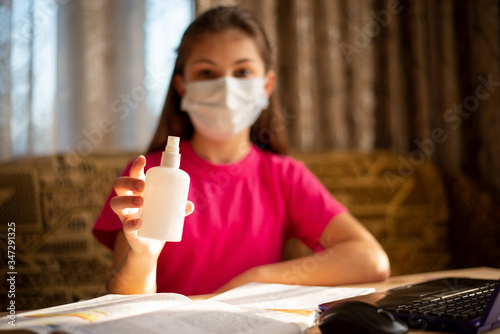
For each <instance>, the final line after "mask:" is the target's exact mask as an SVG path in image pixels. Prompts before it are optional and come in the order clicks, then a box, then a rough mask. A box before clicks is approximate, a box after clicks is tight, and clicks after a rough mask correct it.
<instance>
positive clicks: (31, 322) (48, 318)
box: [0, 293, 314, 334]
mask: <svg viewBox="0 0 500 334" xmlns="http://www.w3.org/2000/svg"><path fill="white" fill-rule="evenodd" d="M313 320H314V319H313V318H311V317H309V316H304V315H300V314H290V313H285V312H280V311H271V310H265V309H254V308H241V307H237V306H234V305H229V304H225V303H221V302H216V301H209V300H202V301H195V302H194V301H191V300H190V299H189V298H187V297H185V296H182V295H177V294H161V293H160V294H152V295H133V296H123V295H107V296H104V297H100V298H96V299H92V300H88V301H83V302H78V303H72V304H67V305H63V306H57V307H52V308H47V309H42V310H37V311H32V312H27V313H23V314H20V315H19V316H17V317H16V326H15V327H12V326H9V325H7V323H6V322H4V320H3V319H2V320H0V329H11V330H12V329H29V330H31V331H33V332H35V333H40V334H49V333H51V332H53V331H54V330H57V331H60V332H66V333H73V334H101V333H102V334H107V333H120V334H129V333H130V334H132V333H133V334H136V333H153V334H154V333H179V334H183V333H186V334H188V333H189V334H190V333H201V334H212V333H213V334H215V333H218V334H219V333H220V334H224V333H241V334H252V333H271V334H272V333H276V334H278V333H280V334H281V333H283V334H287V333H290V334H294V333H302V332H303V331H304V330H305V329H306V328H308V327H309V326H311V325H312V323H313Z"/></svg>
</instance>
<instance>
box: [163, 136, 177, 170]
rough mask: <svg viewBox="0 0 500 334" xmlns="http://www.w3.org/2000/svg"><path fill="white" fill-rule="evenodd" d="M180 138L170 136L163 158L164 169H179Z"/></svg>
mask: <svg viewBox="0 0 500 334" xmlns="http://www.w3.org/2000/svg"><path fill="white" fill-rule="evenodd" d="M179 142H180V138H179V137H174V136H168V139H167V146H166V147H165V151H164V152H163V154H162V156H161V165H162V167H171V168H179V166H180V164H181V155H180V154H179Z"/></svg>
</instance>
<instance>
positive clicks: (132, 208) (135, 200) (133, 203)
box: [109, 196, 144, 221]
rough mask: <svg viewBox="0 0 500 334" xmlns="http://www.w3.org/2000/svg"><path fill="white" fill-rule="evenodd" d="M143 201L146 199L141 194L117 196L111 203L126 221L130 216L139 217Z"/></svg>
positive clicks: (113, 208)
mask: <svg viewBox="0 0 500 334" xmlns="http://www.w3.org/2000/svg"><path fill="white" fill-rule="evenodd" d="M143 203H144V200H143V198H142V197H141V196H116V197H113V198H112V199H111V201H110V203H109V205H110V207H111V209H112V210H113V211H114V212H115V213H116V214H117V215H118V216H119V217H120V219H121V220H122V221H124V220H125V219H129V218H138V217H139V210H140V208H141V207H142V205H143Z"/></svg>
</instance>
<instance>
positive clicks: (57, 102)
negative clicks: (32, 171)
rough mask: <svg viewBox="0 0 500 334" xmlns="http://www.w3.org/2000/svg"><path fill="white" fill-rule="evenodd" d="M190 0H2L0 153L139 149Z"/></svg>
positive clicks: (74, 159) (77, 155) (70, 154)
mask: <svg viewBox="0 0 500 334" xmlns="http://www.w3.org/2000/svg"><path fill="white" fill-rule="evenodd" d="M192 17H193V6H192V0H170V1H165V0H85V1H67V0H57V1H56V0H23V1H12V0H0V66H1V67H0V140H1V142H0V159H1V160H8V159H11V158H15V157H16V156H29V155H48V154H54V153H63V154H64V157H65V159H66V160H68V161H66V162H67V163H70V165H75V164H77V163H79V161H81V158H82V157H83V156H87V155H90V154H92V153H104V152H109V151H117V150H121V151H140V150H145V149H146V147H147V146H148V144H149V141H150V138H151V136H152V134H153V132H154V130H155V129H156V125H157V124H156V123H157V119H158V117H159V115H160V113H161V108H162V104H163V100H164V97H165V94H166V90H167V85H168V81H169V80H170V76H171V71H172V68H173V62H174V59H175V48H176V47H177V44H178V42H179V40H180V36H181V35H182V33H183V31H184V29H185V28H186V26H187V24H189V22H190V21H191V19H192Z"/></svg>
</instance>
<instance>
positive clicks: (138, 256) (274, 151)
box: [94, 7, 389, 295]
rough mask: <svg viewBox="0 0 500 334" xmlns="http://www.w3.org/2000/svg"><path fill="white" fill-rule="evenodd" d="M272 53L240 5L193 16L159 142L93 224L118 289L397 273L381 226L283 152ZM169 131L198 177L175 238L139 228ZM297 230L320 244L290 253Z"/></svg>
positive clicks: (361, 278)
mask: <svg viewBox="0 0 500 334" xmlns="http://www.w3.org/2000/svg"><path fill="white" fill-rule="evenodd" d="M271 59H272V55H271V51H270V46H269V43H268V41H267V39H266V37H265V35H264V32H263V30H262V29H261V27H260V26H259V25H258V24H257V22H256V21H255V20H254V19H253V18H252V17H251V16H250V15H249V14H248V13H246V12H244V11H242V10H241V9H238V8H233V7H217V8H214V9H211V10H209V11H207V12H205V13H204V14H202V15H200V16H199V17H198V18H197V19H196V20H195V21H194V22H192V23H191V25H190V26H189V27H188V28H187V30H186V32H185V33H184V36H183V38H182V40H181V43H180V46H179V49H178V56H177V60H176V63H175V68H174V73H173V76H172V80H171V84H170V87H169V90H168V94H167V98H166V101H165V106H164V109H163V113H162V116H161V119H160V123H159V126H158V129H157V131H156V133H155V135H154V138H153V140H152V143H151V146H150V148H149V150H148V152H147V154H146V156H145V157H144V156H139V157H138V158H137V159H136V160H135V161H134V162H133V163H131V164H130V165H129V166H128V167H127V168H126V169H125V171H124V173H123V176H121V177H119V178H117V179H116V181H115V182H114V185H113V187H114V192H113V193H112V194H111V195H110V197H109V199H108V203H107V204H106V205H105V207H104V209H103V211H102V213H101V215H100V217H99V218H98V220H97V222H96V225H95V227H94V234H95V236H96V237H97V238H98V240H99V241H101V242H102V243H104V244H105V245H106V246H108V247H110V248H111V249H112V250H113V251H114V262H113V265H114V269H113V275H112V276H111V278H110V280H109V282H108V288H109V290H110V291H111V292H113V293H122V294H134V293H152V292H156V291H158V292H177V293H182V294H186V295H194V294H205V293H212V292H221V291H225V290H227V289H230V288H233V287H236V286H238V285H241V284H244V283H247V282H252V281H256V282H267V283H290V284H303V285H338V284H346V283H356V282H366V281H374V280H383V279H385V278H386V277H388V275H389V262H388V259H387V256H386V254H385V252H384V251H383V249H382V248H381V246H380V245H379V244H378V242H377V241H376V240H375V239H374V238H373V236H372V235H371V234H370V233H369V232H368V231H367V230H366V229H365V228H364V227H363V226H362V225H361V224H360V223H359V222H358V221H357V220H356V219H355V218H354V217H353V216H352V215H351V214H349V212H348V211H347V210H346V209H345V208H344V207H343V206H342V205H341V204H339V203H338V202H337V201H336V200H335V199H334V198H332V196H331V195H330V193H329V192H328V191H327V190H326V189H325V188H324V187H323V186H322V185H321V184H320V182H319V181H318V180H317V179H316V178H315V177H314V176H313V175H312V173H311V172H309V171H308V170H307V169H306V168H305V167H304V165H303V164H302V163H299V162H297V161H294V160H293V159H292V158H290V157H287V156H285V155H284V154H285V153H286V152H287V148H288V146H287V140H286V133H285V127H284V122H283V117H282V116H281V114H280V109H279V108H278V106H277V103H276V100H275V97H274V95H273V91H274V86H275V79H276V75H275V73H274V72H273V70H272V69H271ZM168 135H174V136H178V137H180V138H181V145H180V153H181V155H182V159H181V166H180V168H181V169H183V170H184V171H186V172H187V173H188V174H189V175H190V177H191V185H190V189H189V196H188V198H189V199H190V200H191V201H192V202H191V201H188V203H187V206H186V219H185V223H184V232H183V237H182V241H181V242H178V243H170V242H169V243H165V242H160V241H157V240H150V239H145V238H140V237H138V235H137V231H138V229H140V228H141V224H142V222H141V220H140V218H139V217H140V214H139V213H138V211H139V209H140V208H141V206H142V204H143V198H142V195H143V191H144V170H147V169H148V168H150V167H152V166H157V165H159V164H160V159H161V151H163V149H164V147H165V145H166V141H167V136H168ZM193 202H194V204H196V209H195V205H194V204H193ZM288 237H297V238H299V239H301V240H302V241H303V242H304V243H305V244H306V245H308V246H309V247H310V248H311V249H313V250H314V251H315V254H313V255H310V256H307V257H303V258H299V259H294V260H290V261H283V262H281V261H280V259H281V251H282V247H283V244H284V242H285V241H286V239H287V238H288Z"/></svg>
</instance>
